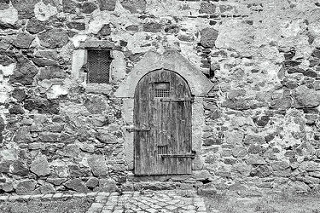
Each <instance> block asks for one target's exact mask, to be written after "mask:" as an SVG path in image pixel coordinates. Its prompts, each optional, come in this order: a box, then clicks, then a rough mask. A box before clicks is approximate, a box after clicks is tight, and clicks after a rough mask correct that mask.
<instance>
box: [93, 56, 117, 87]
mask: <svg viewBox="0 0 320 213" xmlns="http://www.w3.org/2000/svg"><path fill="white" fill-rule="evenodd" d="M111 60H112V59H111V57H110V50H88V83H109V75H110V64H111Z"/></svg>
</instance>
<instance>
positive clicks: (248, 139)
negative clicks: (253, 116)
mask: <svg viewBox="0 0 320 213" xmlns="http://www.w3.org/2000/svg"><path fill="white" fill-rule="evenodd" d="M265 142H266V141H265V139H264V137H263V136H261V135H246V136H245V138H244V141H243V143H244V144H245V145H251V144H256V143H257V144H264V143H265Z"/></svg>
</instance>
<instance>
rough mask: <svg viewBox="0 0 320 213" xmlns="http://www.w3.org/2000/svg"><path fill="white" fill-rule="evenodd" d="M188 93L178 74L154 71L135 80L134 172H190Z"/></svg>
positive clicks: (189, 93)
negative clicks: (136, 83)
mask: <svg viewBox="0 0 320 213" xmlns="http://www.w3.org/2000/svg"><path fill="white" fill-rule="evenodd" d="M191 114H192V110H191V92H190V88H189V86H188V84H187V82H186V81H185V80H184V79H183V78H182V77H181V76H180V75H179V74H177V73H175V72H172V71H169V70H163V69H162V70H156V71H152V72H150V73H148V74H146V75H145V76H144V77H143V78H142V79H141V80H140V81H139V83H138V85H137V87H136V90H135V98H134V125H135V128H134V131H135V133H134V150H135V151H134V152H135V159H134V172H135V174H136V175H170V174H190V173H191V159H192V157H193V155H192V150H191V149H192V147H191V133H192V129H191Z"/></svg>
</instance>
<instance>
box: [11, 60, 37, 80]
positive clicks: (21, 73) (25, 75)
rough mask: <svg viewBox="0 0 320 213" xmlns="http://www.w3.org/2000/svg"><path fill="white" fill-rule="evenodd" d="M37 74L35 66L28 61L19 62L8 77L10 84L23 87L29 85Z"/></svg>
mask: <svg viewBox="0 0 320 213" xmlns="http://www.w3.org/2000/svg"><path fill="white" fill-rule="evenodd" d="M37 73H38V70H37V68H36V66H34V65H33V64H32V63H30V62H28V61H23V62H19V63H18V64H17V66H16V68H15V70H14V72H13V75H11V76H10V83H16V82H17V83H20V84H23V85H31V84H32V83H33V80H34V76H35V75H36V74H37Z"/></svg>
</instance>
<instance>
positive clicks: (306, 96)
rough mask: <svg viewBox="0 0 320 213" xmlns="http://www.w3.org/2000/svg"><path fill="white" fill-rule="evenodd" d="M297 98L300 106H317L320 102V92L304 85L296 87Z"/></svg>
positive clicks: (295, 95)
mask: <svg viewBox="0 0 320 213" xmlns="http://www.w3.org/2000/svg"><path fill="white" fill-rule="evenodd" d="M294 97H295V100H296V101H297V103H298V104H299V105H300V107H308V108H311V107H317V106H319V104H320V92H319V91H316V90H313V89H309V88H308V87H307V86H305V85H302V86H299V87H297V88H296V89H295V94H294Z"/></svg>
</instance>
